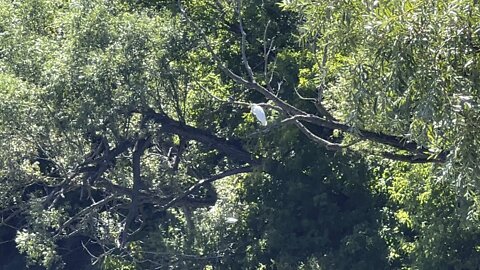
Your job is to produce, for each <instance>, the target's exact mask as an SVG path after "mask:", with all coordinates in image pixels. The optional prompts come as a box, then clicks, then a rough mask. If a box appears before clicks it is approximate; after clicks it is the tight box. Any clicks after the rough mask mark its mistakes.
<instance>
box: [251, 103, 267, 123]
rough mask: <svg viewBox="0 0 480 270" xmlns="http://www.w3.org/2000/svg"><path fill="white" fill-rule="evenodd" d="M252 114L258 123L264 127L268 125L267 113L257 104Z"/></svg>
mask: <svg viewBox="0 0 480 270" xmlns="http://www.w3.org/2000/svg"><path fill="white" fill-rule="evenodd" d="M251 112H252V114H253V115H255V117H256V118H257V120H258V121H260V123H261V124H262V126H266V125H267V117H266V116H265V111H264V110H263V108H262V107H261V106H259V105H257V104H253V105H252V108H251Z"/></svg>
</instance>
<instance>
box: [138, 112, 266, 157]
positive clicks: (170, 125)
mask: <svg viewBox="0 0 480 270" xmlns="http://www.w3.org/2000/svg"><path fill="white" fill-rule="evenodd" d="M144 116H145V119H146V120H152V121H154V122H155V123H158V124H161V125H162V129H163V130H164V131H165V132H168V133H174V134H177V135H180V136H184V137H186V138H189V139H191V140H195V141H198V142H201V143H203V144H205V145H207V146H210V147H212V148H215V149H216V150H218V151H219V152H222V153H224V154H225V155H227V156H228V157H230V158H232V159H234V160H237V161H241V162H244V163H249V164H252V165H253V164H259V160H256V159H253V158H252V156H251V154H250V153H249V152H247V151H246V150H245V149H243V147H242V144H241V143H240V142H236V141H233V140H228V141H227V140H225V139H223V138H220V137H217V136H215V135H213V134H211V133H210V132H207V131H204V130H201V129H198V128H195V127H192V126H189V125H185V124H183V123H181V122H179V121H176V120H173V119H171V118H169V117H168V116H167V115H165V114H160V113H156V112H154V111H153V110H149V111H146V112H144Z"/></svg>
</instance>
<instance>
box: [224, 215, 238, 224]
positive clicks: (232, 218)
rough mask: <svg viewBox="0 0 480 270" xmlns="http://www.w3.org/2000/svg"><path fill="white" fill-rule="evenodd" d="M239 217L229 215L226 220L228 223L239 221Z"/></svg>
mask: <svg viewBox="0 0 480 270" xmlns="http://www.w3.org/2000/svg"><path fill="white" fill-rule="evenodd" d="M237 221H238V219H236V218H234V217H228V218H226V219H225V222H226V223H228V224H234V223H237Z"/></svg>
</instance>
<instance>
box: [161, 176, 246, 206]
mask: <svg viewBox="0 0 480 270" xmlns="http://www.w3.org/2000/svg"><path fill="white" fill-rule="evenodd" d="M252 170H253V167H251V166H244V167H240V168H236V169H232V170H229V171H225V172H222V173H220V174H217V175H213V176H210V177H209V178H206V179H203V180H200V181H198V182H197V183H196V184H194V185H193V186H191V187H190V188H188V189H187V190H185V191H184V192H183V193H181V194H180V195H178V196H176V197H175V198H173V199H172V200H171V201H169V202H168V203H167V204H165V205H163V206H162V207H161V208H160V211H164V210H166V209H168V208H169V207H171V206H173V205H174V204H176V203H177V202H179V201H180V200H182V199H184V198H185V197H187V196H188V195H190V194H192V193H193V192H194V191H196V190H198V189H199V188H200V187H201V186H203V185H205V184H208V183H212V182H214V181H216V180H219V179H222V178H225V177H227V176H232V175H235V174H240V173H246V172H251V171H252Z"/></svg>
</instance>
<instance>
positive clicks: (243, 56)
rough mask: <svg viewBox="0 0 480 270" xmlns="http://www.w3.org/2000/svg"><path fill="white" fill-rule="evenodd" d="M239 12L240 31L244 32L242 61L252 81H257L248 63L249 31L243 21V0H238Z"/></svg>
mask: <svg viewBox="0 0 480 270" xmlns="http://www.w3.org/2000/svg"><path fill="white" fill-rule="evenodd" d="M237 12H238V26H239V28H240V33H241V34H242V42H241V44H240V48H241V50H242V62H243V65H244V66H245V69H246V70H247V73H248V77H250V81H251V82H253V83H255V76H254V75H253V71H252V67H250V64H249V63H248V59H247V53H246V52H245V50H246V48H245V47H246V46H247V33H245V30H244V29H243V22H242V3H241V0H237Z"/></svg>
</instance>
